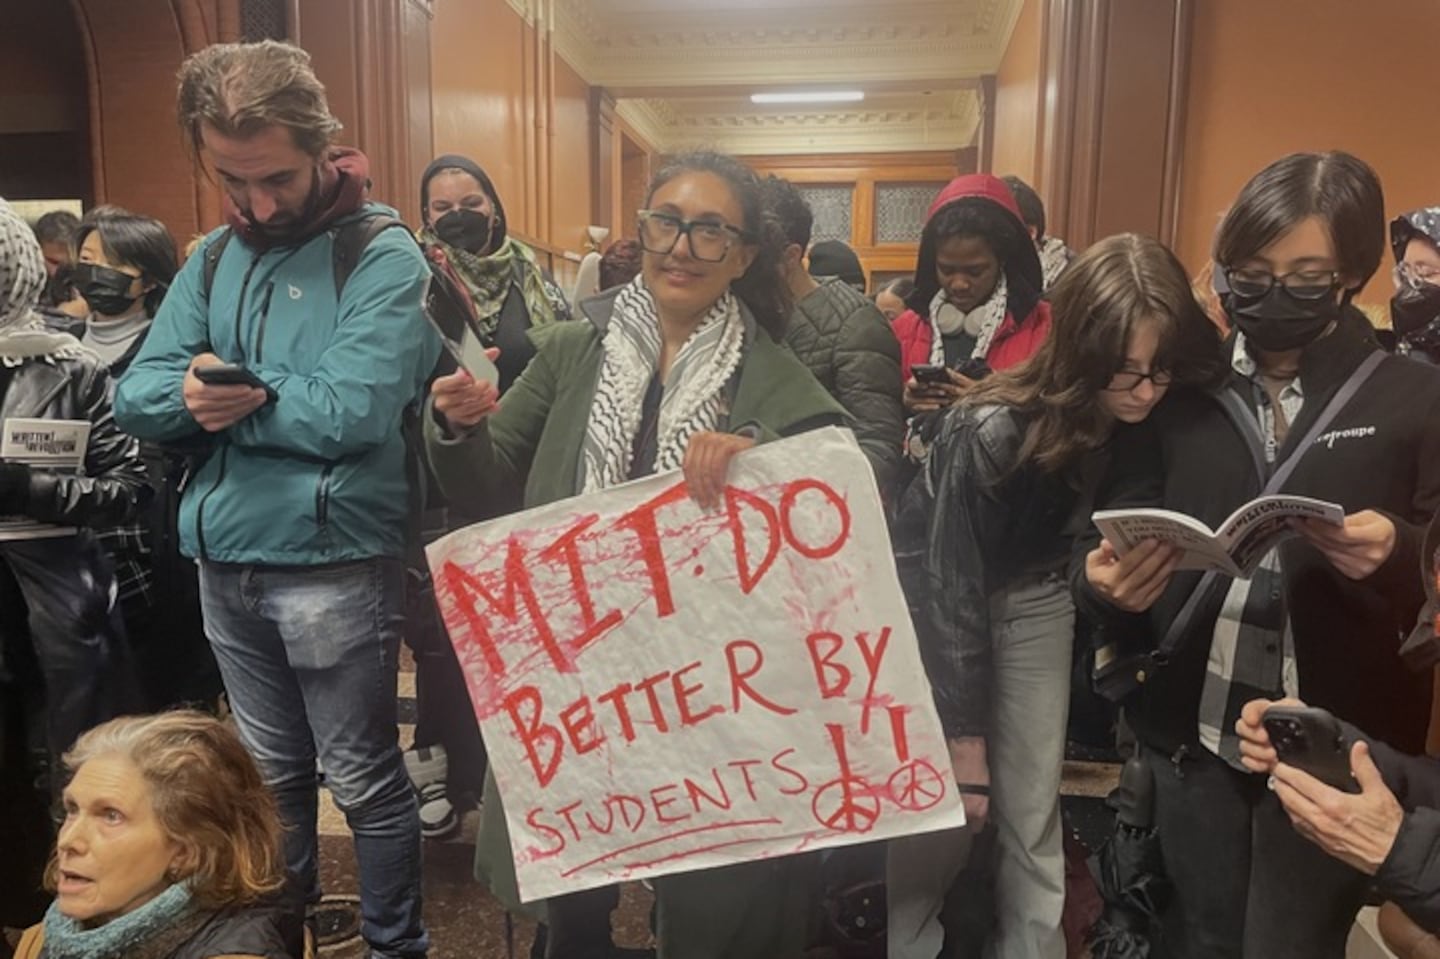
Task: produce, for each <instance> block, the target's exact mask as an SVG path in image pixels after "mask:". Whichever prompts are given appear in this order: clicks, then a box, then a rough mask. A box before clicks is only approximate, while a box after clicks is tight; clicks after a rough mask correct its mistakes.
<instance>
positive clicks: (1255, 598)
mask: <svg viewBox="0 0 1440 959" xmlns="http://www.w3.org/2000/svg"><path fill="white" fill-rule="evenodd" d="M1231 367H1232V368H1233V369H1234V370H1235V372H1236V373H1239V374H1240V375H1241V376H1243V377H1245V378H1246V379H1248V380H1250V381H1251V382H1252V383H1255V384H1256V386H1257V392H1258V394H1259V395H1260V397H1261V405H1260V417H1259V419H1260V432H1261V434H1262V435H1263V437H1264V440H1265V461H1266V462H1267V463H1269V464H1271V465H1272V466H1273V465H1274V464H1275V458H1276V455H1277V451H1278V450H1279V447H1280V442H1279V431H1278V430H1277V429H1276V423H1275V410H1274V409H1273V408H1272V407H1271V405H1270V401H1269V397H1268V395H1267V394H1266V393H1265V391H1264V389H1263V388H1259V372H1260V371H1259V369H1258V367H1257V366H1256V364H1255V360H1254V359H1252V358H1251V356H1250V354H1249V353H1248V352H1247V351H1246V349H1245V335H1244V334H1243V333H1241V334H1237V335H1236V337H1235V352H1234V354H1233V355H1232V357H1231ZM1279 401H1280V411H1281V414H1282V415H1283V416H1284V417H1285V422H1286V423H1289V424H1293V423H1294V422H1295V420H1296V418H1297V417H1299V415H1300V409H1301V407H1302V406H1303V405H1304V402H1305V393H1304V391H1303V389H1302V388H1301V386H1300V380H1299V378H1298V377H1297V378H1296V379H1294V380H1292V381H1291V382H1290V383H1288V384H1286V385H1285V387H1284V388H1283V389H1282V390H1281V391H1280V396H1279ZM1298 452H1299V451H1297V453H1296V454H1295V455H1298ZM1299 686H1300V683H1299V673H1298V672H1297V670H1296V666H1295V641H1294V636H1293V634H1292V633H1291V630H1290V617H1289V614H1288V613H1287V612H1286V610H1285V583H1284V576H1283V573H1282V571H1281V568H1280V551H1279V550H1278V549H1272V550H1271V551H1270V552H1269V553H1267V554H1266V555H1265V558H1264V559H1263V560H1261V562H1260V568H1259V569H1257V570H1256V571H1255V575H1254V576H1252V577H1251V578H1250V579H1248V580H1243V579H1236V580H1231V582H1230V589H1229V591H1228V592H1227V593H1226V594H1225V602H1224V604H1223V605H1222V606H1221V608H1220V615H1219V617H1218V618H1217V619H1216V620H1215V633H1214V636H1213V638H1212V639H1211V641H1210V659H1209V662H1208V664H1207V666H1206V670H1205V686H1204V688H1203V689H1202V691H1201V693H1200V716H1199V735H1200V744H1201V745H1202V746H1204V747H1205V748H1206V749H1208V750H1209V751H1210V752H1212V753H1214V754H1215V755H1217V756H1219V757H1220V758H1221V759H1223V760H1225V761H1226V762H1227V763H1229V764H1230V765H1232V766H1234V767H1236V768H1237V769H1243V768H1244V767H1243V766H1241V764H1240V740H1239V737H1238V736H1237V735H1236V734H1235V721H1236V720H1238V719H1239V718H1240V710H1241V708H1242V707H1244V705H1245V704H1246V703H1248V702H1249V701H1250V700H1252V699H1261V698H1264V699H1275V698H1277V697H1279V696H1282V695H1284V696H1296V695H1299Z"/></svg>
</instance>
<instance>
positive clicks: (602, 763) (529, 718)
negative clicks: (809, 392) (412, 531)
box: [428, 429, 964, 901]
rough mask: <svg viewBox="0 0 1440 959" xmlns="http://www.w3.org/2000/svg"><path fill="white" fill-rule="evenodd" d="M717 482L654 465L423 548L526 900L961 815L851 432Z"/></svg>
mask: <svg viewBox="0 0 1440 959" xmlns="http://www.w3.org/2000/svg"><path fill="white" fill-rule="evenodd" d="M729 479H730V485H729V486H728V487H727V489H726V493H725V498H724V505H723V506H722V508H720V509H719V510H717V511H715V512H712V513H705V512H702V511H701V510H700V508H699V507H698V506H696V505H695V503H694V502H693V501H691V500H690V499H689V497H688V496H687V495H686V493H685V488H684V485H683V481H682V479H681V477H680V476H679V475H678V474H675V473H670V474H665V475H661V476H655V477H651V478H649V479H646V480H642V481H639V482H636V483H629V484H626V485H624V486H620V487H616V488H614V489H610V490H607V491H605V492H603V493H598V494H593V495H587V496H581V497H576V498H574V499H570V500H565V501H563V502H560V503H555V504H553V505H551V506H547V507H542V508H539V509H533V510H530V511H528V512H524V513H519V514H516V515H513V516H508V517H505V518H503V519H499V520H495V521H492V522H488V523H482V524H480V525H477V526H472V527H469V528H468V529H464V530H461V531H459V532H456V533H453V534H451V535H450V536H447V537H446V538H444V539H442V540H440V541H439V542H437V543H435V544H433V545H432V546H431V547H430V548H429V550H428V558H429V562H430V568H431V570H432V571H433V573H434V578H435V592H436V598H437V600H438V601H439V603H440V609H441V612H442V613H443V615H444V617H445V623H446V626H447V627H448V629H449V631H450V636H451V639H452V641H453V643H454V645H455V650H456V653H457V654H458V656H459V660H460V664H461V667H462V669H463V670H464V673H465V678H466V682H467V684H468V685H469V689H470V695H471V699H472V700H473V702H474V704H475V711H476V715H477V716H478V717H479V719H480V724H481V729H482V730H483V732H484V735H485V744H486V746H487V747H488V749H489V754H490V764H491V768H492V769H493V770H494V773H495V776H496V779H497V782H498V785H499V787H500V794H501V797H502V798H503V800H504V806H505V815H506V822H507V824H508V826H509V829H510V836H511V842H512V846H513V852H514V855H515V865H516V873H517V876H518V879H519V884H520V892H521V896H522V897H523V898H524V899H525V900H527V901H529V900H534V899H538V898H543V897H547V896H553V895H557V894H561V893H568V892H575V891H577V890H580V889H585V888H589V887H592V886H600V885H605V884H608V883H612V882H615V881H617V880H621V879H639V878H644V877H646V876H655V875H663V874H665V873H669V872H683V871H689V870H693V869H700V868H706V867H712V866H719V865H724V864H727V863H733V862H739V861H743V860H750V859H759V858H765V857H772V856H782V855H786V854H789V853H796V852H801V851H806V850H814V849H822V848H825V847H827V846H839V845H845V844H849V843H856V842H868V841H871V840H876V839H885V838H887V837H892V836H900V835H906V834H909V833H917V832H926V831H930V830H936V829H945V828H949V827H954V826H960V825H962V824H963V823H964V814H963V812H962V810H961V806H960V801H959V796H958V794H957V792H956V789H955V784H954V780H953V777H952V776H951V775H950V771H949V770H950V764H949V759H948V753H947V750H946V746H945V741H944V738H943V736H942V734H941V730H940V723H939V720H938V719H937V718H936V715H935V708H934V705H933V703H932V700H931V694H930V686H929V683H928V681H927V680H926V678H925V673H924V670H923V668H922V666H921V663H920V655H919V650H918V647H917V645H916V641H915V634H914V631H913V628H912V627H911V624H910V619H909V615H908V614H907V612H906V607H905V602H904V599H903V596H902V594H901V591H900V585H899V581H898V579H897V577H896V574H895V566H894V561H893V560H892V558H891V552H890V542H889V537H888V534H887V531H886V527H885V520H884V516H883V514H882V511H881V505H880V498H879V495H878V494H877V492H876V488H875V482H874V479H873V477H872V475H871V472H870V467H869V464H868V463H867V462H866V460H865V457H864V456H863V455H862V454H861V452H860V450H859V447H858V446H857V445H856V443H855V439H854V437H853V436H852V435H851V434H850V433H849V432H847V431H843V430H839V429H826V430H819V431H816V432H813V433H808V434H805V435H804V436H800V437H796V438H793V439H789V440H783V441H780V442H776V443H771V444H768V445H765V446H762V447H759V448H757V449H755V450H752V451H749V452H746V453H744V454H742V455H741V456H740V457H738V458H737V459H736V460H735V462H734V464H733V465H732V467H731V471H730V477H729ZM486 813H487V815H488V814H491V813H492V811H491V810H488V809H487V810H486Z"/></svg>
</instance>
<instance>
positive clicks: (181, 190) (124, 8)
mask: <svg viewBox="0 0 1440 959" xmlns="http://www.w3.org/2000/svg"><path fill="white" fill-rule="evenodd" d="M70 7H71V10H72V11H73V12H74V15H75V22H76V25H77V27H78V29H79V31H80V35H81V41H82V43H83V45H84V49H85V60H86V73H87V82H88V87H89V100H90V150H91V155H92V169H93V171H94V195H95V198H96V200H97V202H100V203H115V204H119V205H120V206H124V207H127V208H129V209H132V210H135V211H137V212H143V213H146V214H148V215H150V216H153V217H156V218H158V219H160V220H161V221H163V222H164V223H165V224H166V225H167V226H169V227H170V230H171V232H172V233H174V234H175V237H176V240H177V241H178V242H180V243H181V244H183V243H184V242H185V241H186V240H188V238H189V237H190V236H191V235H193V234H195V233H198V232H201V231H203V230H206V229H208V228H210V227H213V226H215V225H217V224H218V223H219V222H220V194H219V191H218V190H217V188H216V187H215V185H214V184H212V183H210V182H209V181H208V180H207V179H206V178H205V177H204V176H203V175H202V174H201V173H200V172H199V171H198V170H196V169H195V168H194V165H193V164H192V163H191V160H190V157H189V155H188V153H187V152H186V150H185V145H184V143H183V141H182V139H181V136H180V133H179V130H178V128H177V126H176V123H175V74H176V71H177V70H179V68H180V64H181V62H182V61H183V60H184V59H185V57H187V56H189V55H190V54H191V53H194V52H195V51H197V50H200V49H201V48H203V47H205V46H208V45H209V44H211V43H222V42H228V41H233V40H238V39H239V36H240V15H239V0H127V2H125V3H123V4H122V3H114V2H113V0H70Z"/></svg>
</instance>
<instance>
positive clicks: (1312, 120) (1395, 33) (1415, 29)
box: [1178, 0, 1440, 304]
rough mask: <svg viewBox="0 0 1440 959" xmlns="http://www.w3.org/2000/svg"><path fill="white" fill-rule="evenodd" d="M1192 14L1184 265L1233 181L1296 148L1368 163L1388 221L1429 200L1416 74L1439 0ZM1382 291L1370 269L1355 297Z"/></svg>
mask: <svg viewBox="0 0 1440 959" xmlns="http://www.w3.org/2000/svg"><path fill="white" fill-rule="evenodd" d="M1194 16H1195V27H1194V33H1193V41H1192V43H1191V45H1190V54H1191V66H1190V78H1189V84H1188V95H1187V99H1188V115H1187V118H1186V122H1185V131H1186V132H1185V137H1184V168H1183V171H1182V174H1181V182H1182V186H1181V191H1180V192H1181V197H1180V218H1179V219H1180V222H1179V243H1178V252H1179V254H1180V256H1181V258H1182V259H1184V261H1185V264H1186V265H1187V266H1188V267H1189V268H1190V269H1191V270H1199V269H1200V268H1201V267H1203V266H1204V265H1205V263H1206V261H1207V260H1208V259H1209V255H1210V244H1211V240H1212V238H1213V236H1214V233H1215V228H1216V226H1217V225H1218V224H1219V222H1220V218H1221V217H1222V216H1223V215H1224V213H1225V210H1226V209H1227V208H1228V207H1229V205H1230V203H1231V202H1232V201H1233V199H1234V197H1235V195H1236V194H1237V193H1238V192H1239V191H1240V188H1241V187H1242V186H1244V184H1245V181H1246V180H1248V179H1249V178H1250V177H1251V176H1253V175H1254V174H1255V173H1258V172H1259V171H1260V169H1261V168H1262V167H1263V166H1265V164H1267V163H1269V162H1270V161H1272V160H1275V159H1278V158H1279V157H1281V156H1283V155H1285V154H1287V153H1292V152H1295V151H1297V150H1333V149H1343V150H1348V151H1350V152H1352V153H1354V154H1355V155H1357V156H1359V157H1360V158H1361V159H1363V160H1365V161H1366V162H1368V163H1369V164H1370V165H1371V166H1373V167H1374V168H1375V170H1376V171H1377V172H1378V173H1379V174H1380V178H1381V180H1382V181H1383V183H1384V185H1385V200H1386V205H1387V207H1388V209H1387V214H1388V215H1390V216H1394V215H1396V214H1399V213H1402V212H1404V211H1405V210H1408V209H1412V208H1414V207H1418V206H1425V205H1430V204H1434V203H1437V202H1440V177H1437V176H1436V172H1435V157H1436V156H1437V155H1440V124H1437V123H1435V122H1434V121H1433V116H1434V109H1433V108H1432V107H1431V106H1430V104H1431V103H1432V102H1433V99H1434V97H1433V90H1434V84H1433V83H1430V82H1428V81H1427V80H1425V79H1422V78H1423V77H1425V75H1426V73H1427V71H1428V70H1429V67H1428V65H1429V64H1430V63H1431V62H1433V59H1434V52H1433V47H1434V42H1435V38H1436V37H1437V36H1440V4H1435V3H1415V2H1412V0H1370V2H1367V3H1365V4H1363V5H1361V4H1355V3H1353V2H1350V0H1310V2H1309V3H1307V4H1306V5H1305V7H1304V14H1303V16H1302V17H1301V18H1300V21H1299V22H1298V24H1297V20H1296V18H1295V10H1294V9H1293V8H1291V7H1290V5H1288V4H1272V3H1253V2H1250V0H1203V2H1199V3H1196V4H1195V15H1194ZM1280 37H1286V38H1289V40H1287V41H1281V40H1278V39H1277V38H1280ZM1410 77H1413V78H1414V81H1413V83H1407V82H1405V79H1404V78H1410ZM1417 98H1418V99H1417ZM1417 104H1423V105H1419V106H1417ZM1390 295H1391V289H1390V280H1389V278H1388V276H1387V275H1385V270H1384V269H1383V268H1382V269H1381V271H1380V276H1378V277H1377V278H1376V279H1374V280H1372V281H1371V283H1370V284H1369V285H1368V286H1367V287H1366V288H1365V290H1364V291H1362V293H1361V299H1362V300H1364V301H1367V302H1371V303H1377V304H1378V303H1383V302H1385V301H1386V300H1388V299H1389V297H1390Z"/></svg>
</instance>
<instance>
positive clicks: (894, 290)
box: [875, 276, 915, 300]
mask: <svg viewBox="0 0 1440 959" xmlns="http://www.w3.org/2000/svg"><path fill="white" fill-rule="evenodd" d="M914 292H915V280H914V279H913V278H912V277H908V276H897V277H895V279H893V280H891V281H890V282H889V283H886V284H885V285H884V286H882V287H880V289H878V290H876V291H875V296H877V297H878V296H879V295H880V294H881V293H889V294H890V295H891V296H895V297H899V298H900V299H901V300H904V299H906V298H907V297H909V296H910V294H911V293H914Z"/></svg>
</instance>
